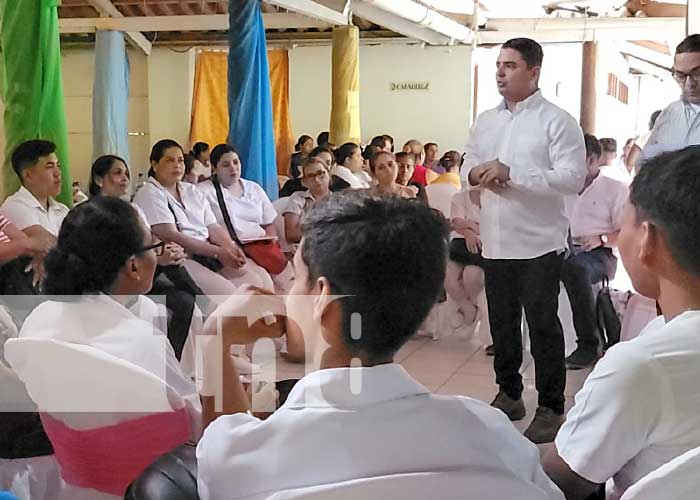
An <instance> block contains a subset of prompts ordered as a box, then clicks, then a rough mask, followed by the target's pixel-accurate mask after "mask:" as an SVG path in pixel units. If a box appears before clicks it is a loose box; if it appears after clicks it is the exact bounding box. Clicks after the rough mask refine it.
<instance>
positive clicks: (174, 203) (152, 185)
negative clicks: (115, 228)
mask: <svg viewBox="0 0 700 500" xmlns="http://www.w3.org/2000/svg"><path fill="white" fill-rule="evenodd" d="M177 186H178V189H179V191H180V197H181V198H182V203H180V202H179V201H178V200H176V199H175V197H174V196H173V195H172V194H170V192H169V191H168V190H167V189H165V188H164V187H163V186H162V185H161V184H160V183H159V182H158V181H157V180H155V179H154V178H153V177H151V178H149V179H148V182H147V183H146V184H145V185H144V186H143V187H142V188H141V189H139V190H138V192H137V193H136V196H135V197H134V203H135V204H136V205H138V206H139V207H140V208H141V210H143V213H144V214H146V220H148V224H149V225H150V226H155V225H157V224H176V223H177V224H179V230H180V231H181V232H182V233H183V234H186V235H187V236H190V237H192V238H196V239H198V240H206V239H208V238H209V229H207V228H208V227H209V226H211V225H213V224H216V223H217V222H216V217H214V213H213V212H212V211H211V207H210V206H209V202H208V201H207V199H206V198H205V196H204V194H203V193H202V192H201V191H200V190H199V189H197V186H195V185H194V184H189V183H187V182H178V183H177ZM168 206H170V208H172V212H171V211H170V208H169V207H168ZM173 212H174V213H175V215H173ZM176 218H177V219H176Z"/></svg>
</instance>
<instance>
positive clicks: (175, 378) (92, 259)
mask: <svg viewBox="0 0 700 500" xmlns="http://www.w3.org/2000/svg"><path fill="white" fill-rule="evenodd" d="M164 247H165V243H162V242H161V243H154V238H153V236H152V234H151V231H149V230H148V228H147V227H146V225H145V224H144V223H143V221H142V220H141V218H140V217H139V216H138V214H137V212H136V210H134V208H133V207H132V206H131V205H130V204H129V203H127V202H125V201H123V200H120V199H117V198H111V197H107V196H99V197H96V198H93V199H92V200H90V201H88V202H85V203H82V204H80V205H79V206H78V207H76V208H74V209H73V210H71V212H70V213H69V214H68V215H67V216H66V219H65V221H64V223H63V226H62V228H61V231H60V233H59V236H58V241H57V244H56V247H54V249H52V250H51V251H50V252H49V254H48V256H47V257H46V279H45V281H44V289H45V291H46V293H47V294H49V295H55V296H64V297H66V298H65V299H63V300H50V301H47V302H44V303H42V304H41V305H39V306H38V307H37V308H36V309H35V310H34V311H33V312H32V313H31V314H30V315H29V316H28V317H27V319H26V320H25V321H24V324H23V325H22V330H21V331H20V338H44V339H53V340H60V341H63V342H69V343H76V344H81V345H86V346H90V347H93V348H95V349H99V350H101V351H104V352H106V353H107V354H110V355H112V356H115V357H117V358H120V359H122V360H124V361H128V362H130V363H133V364H134V365H137V366H139V367H141V368H143V369H145V370H147V371H150V372H152V373H154V374H155V375H157V376H158V377H163V365H162V363H163V360H164V361H165V365H166V369H165V378H166V380H165V381H166V382H167V383H168V384H169V385H170V386H171V387H172V388H173V389H174V390H175V391H176V392H177V393H178V394H179V395H180V396H181V397H182V398H183V399H184V400H185V402H186V403H187V406H188V413H189V414H190V419H191V422H192V423H193V424H196V425H195V427H199V421H200V420H201V405H200V403H199V397H198V394H197V390H196V387H195V385H194V383H193V382H192V381H191V380H190V379H189V378H188V377H186V376H185V375H184V374H183V373H182V371H181V370H180V364H179V363H178V361H177V358H176V357H175V352H174V351H173V348H172V346H171V345H170V342H168V339H167V337H166V336H165V335H164V334H163V332H161V331H159V330H158V329H156V328H154V325H153V323H152V322H149V321H146V320H144V319H142V318H141V317H140V314H141V313H142V312H143V311H144V310H145V309H149V308H150V309H153V308H155V304H153V302H152V301H151V300H150V299H148V298H146V297H143V296H142V295H143V294H145V293H147V292H148V291H149V290H150V289H151V286H152V284H153V275H154V272H155V269H156V265H157V260H158V255H159V254H162V252H163V249H164ZM134 311H136V313H135V312H134ZM134 390H138V388H134ZM135 445H136V443H135Z"/></svg>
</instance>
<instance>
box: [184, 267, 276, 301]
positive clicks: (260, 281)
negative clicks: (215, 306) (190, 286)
mask: <svg viewBox="0 0 700 500" xmlns="http://www.w3.org/2000/svg"><path fill="white" fill-rule="evenodd" d="M185 269H187V272H188V273H190V276H192V279H193V280H194V282H195V283H196V284H197V286H199V288H201V289H202V291H203V292H204V293H205V294H207V295H208V296H210V297H213V298H214V297H216V296H217V295H218V296H222V297H223V298H225V297H228V296H229V295H234V294H236V293H237V292H238V288H239V287H241V286H243V285H248V284H249V285H255V286H258V287H260V288H265V289H267V290H272V289H273V288H274V285H273V283H272V278H270V275H269V274H268V272H267V271H265V269H263V268H262V267H260V266H259V265H257V264H256V263H255V262H253V261H252V260H250V259H248V260H247V261H246V263H245V265H244V266H243V267H241V268H239V269H233V268H230V267H225V268H223V269H222V270H221V271H219V272H218V273H217V272H214V271H212V270H211V269H209V268H207V267H205V266H203V265H202V264H200V263H199V262H195V261H194V260H191V259H186V260H185ZM214 300H215V301H216V302H220V300H217V299H214Z"/></svg>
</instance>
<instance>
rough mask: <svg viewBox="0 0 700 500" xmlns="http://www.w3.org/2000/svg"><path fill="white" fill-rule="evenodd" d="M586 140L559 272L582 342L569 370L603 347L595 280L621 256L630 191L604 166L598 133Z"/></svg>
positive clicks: (614, 266) (606, 275)
mask: <svg viewBox="0 0 700 500" xmlns="http://www.w3.org/2000/svg"><path fill="white" fill-rule="evenodd" d="M584 140H585V142H586V164H587V166H588V176H587V177H586V183H585V185H584V188H583V190H582V191H581V192H580V193H579V195H578V196H577V197H576V198H574V199H573V200H571V207H570V208H571V213H570V214H569V222H570V224H571V229H570V231H571V242H572V244H571V248H570V251H571V255H569V256H568V257H567V259H566V260H565V261H564V266H563V267H562V273H561V274H562V276H561V281H562V283H564V286H565V288H566V293H567V294H568V295H569V302H570V303H571V313H572V316H573V321H574V329H575V330H576V337H577V343H578V347H577V348H576V350H575V351H574V352H573V353H571V354H570V355H569V356H568V357H567V358H566V367H567V368H568V369H570V370H578V369H581V368H586V367H588V366H590V365H592V364H593V363H594V362H595V361H596V359H598V357H599V355H600V352H601V348H602V347H603V346H602V345H601V342H600V340H601V336H600V332H599V331H598V326H597V317H596V309H595V301H596V299H595V295H594V294H593V289H592V288H591V285H593V284H595V283H600V282H602V281H603V280H604V279H606V278H607V279H609V280H612V279H613V278H614V277H615V273H616V271H617V257H615V255H614V254H613V248H615V247H616V246H617V236H618V235H619V234H620V224H621V220H622V210H623V207H624V206H625V201H626V200H627V195H628V193H629V191H628V189H627V186H626V185H625V184H623V183H622V182H619V181H616V180H614V179H611V178H609V177H606V176H604V175H602V173H601V172H600V167H599V158H600V157H601V155H602V153H603V151H602V148H601V146H600V143H599V142H598V139H596V138H595V137H594V136H592V135H590V134H586V135H585V136H584Z"/></svg>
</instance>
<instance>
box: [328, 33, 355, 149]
mask: <svg viewBox="0 0 700 500" xmlns="http://www.w3.org/2000/svg"><path fill="white" fill-rule="evenodd" d="M332 73H333V97H332V103H331V128H330V141H331V142H332V143H333V144H335V145H338V146H340V145H341V144H343V143H345V142H354V143H358V144H359V142H360V135H361V134H360V30H359V29H358V28H357V26H345V27H342V28H335V29H334V30H333V72H332Z"/></svg>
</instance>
